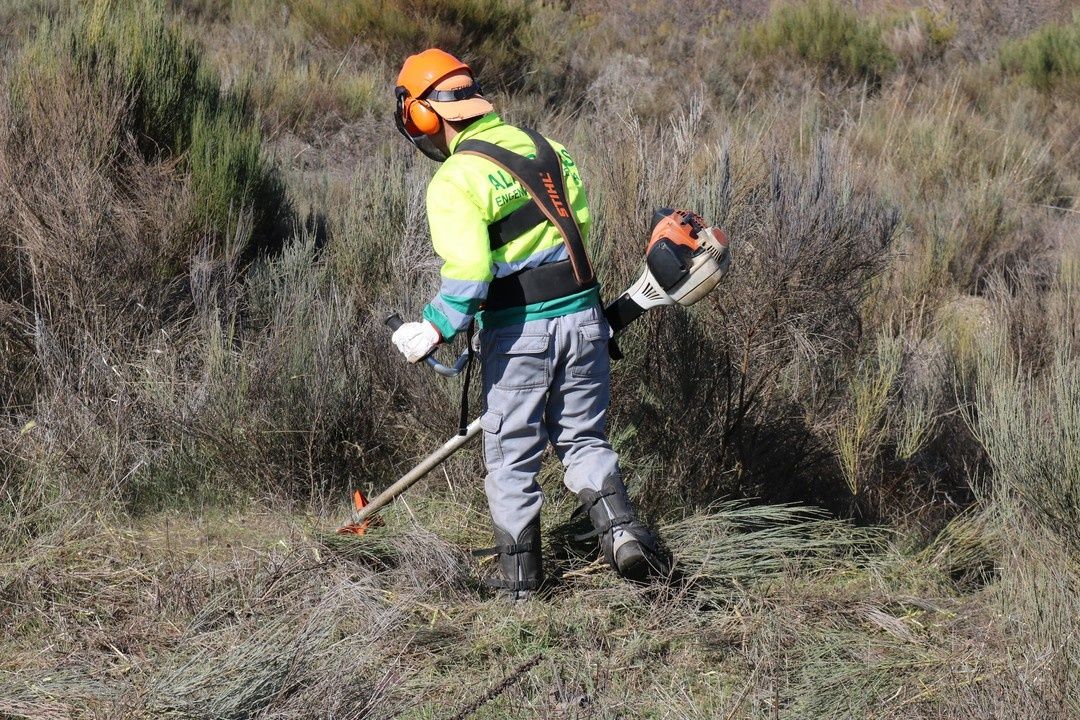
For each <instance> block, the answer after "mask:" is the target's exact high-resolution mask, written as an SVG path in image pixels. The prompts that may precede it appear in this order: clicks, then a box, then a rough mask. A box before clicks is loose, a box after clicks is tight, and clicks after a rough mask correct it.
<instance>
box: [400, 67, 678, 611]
mask: <svg viewBox="0 0 1080 720" xmlns="http://www.w3.org/2000/svg"><path fill="white" fill-rule="evenodd" d="M396 96H397V110H396V115H395V121H396V124H397V127H398V129H399V130H400V131H401V133H402V134H403V135H404V136H405V137H406V138H407V139H408V140H409V141H410V142H411V143H413V145H415V146H416V148H417V149H419V150H420V151H421V152H423V153H424V154H425V155H427V156H428V157H430V158H432V159H434V160H436V161H439V162H441V163H442V164H441V166H440V167H439V168H438V170H437V171H436V172H435V174H434V176H433V177H432V179H431V183H430V184H429V185H428V189H427V216H428V223H429V225H430V230H431V241H432V245H433V246H434V249H435V252H436V253H437V254H438V255H439V256H440V257H441V259H442V262H443V264H442V269H441V276H442V283H441V286H440V288H439V291H438V293H437V294H436V295H435V297H434V299H433V300H432V301H431V302H430V303H429V304H428V305H427V306H426V307H425V308H424V311H423V319H422V320H418V321H416V322H408V323H405V324H403V325H402V326H401V327H400V328H399V329H398V330H397V331H396V332H395V333H394V335H393V341H394V343H395V345H396V346H397V348H398V349H399V350H400V351H401V352H402V354H404V355H405V358H406V359H407V360H408V361H409V362H413V363H415V362H418V361H420V360H422V359H424V358H425V357H426V356H427V355H429V354H430V353H431V352H432V351H433V350H434V349H435V348H436V346H437V345H438V344H439V343H442V342H448V341H450V340H451V339H452V338H454V337H455V336H456V335H458V334H459V333H463V332H467V331H468V330H469V328H470V327H471V326H472V324H473V320H474V318H475V320H476V323H477V324H478V326H479V327H480V332H479V335H480V337H479V346H480V363H481V380H482V386H483V397H484V401H485V408H484V412H483V414H482V415H481V418H480V424H481V427H482V428H483V438H484V458H485V464H486V466H487V477H486V479H485V483H484V489H485V491H486V494H487V499H488V506H489V509H490V511H491V518H492V522H493V524H494V536H495V547H494V548H492V549H491V551H490V554H493V555H497V556H498V566H499V570H500V576H499V577H495V578H492V579H490V580H489V581H488V583H489V584H491V585H493V586H496V587H501V588H503V589H505V590H506V591H508V592H509V594H510V596H511V597H512V598H513V599H516V600H522V599H527V598H529V597H530V596H531V595H532V594H533V593H534V592H535V591H536V590H537V589H538V588H539V587H540V585H541V583H542V581H543V563H542V558H541V542H540V507H541V505H542V504H543V502H544V496H543V491H542V490H541V488H540V485H539V484H538V483H537V481H536V475H537V473H538V472H539V470H540V464H541V459H542V457H543V454H544V451H545V449H546V447H547V445H548V443H550V444H551V445H552V446H553V447H554V449H555V452H556V454H557V455H558V457H559V459H560V460H561V461H562V462H563V464H564V465H565V468H566V472H565V478H564V481H565V484H566V486H567V487H568V488H569V489H570V490H571V491H572V492H574V493H576V494H577V497H578V499H579V500H580V501H581V504H582V509H583V510H584V511H585V512H586V513H587V514H588V516H589V518H590V520H591V522H592V525H593V529H594V530H593V533H592V534H595V535H597V536H598V537H599V543H600V547H601V550H602V553H603V556H604V558H605V559H606V561H607V562H608V563H609V564H610V565H611V566H612V567H613V568H614V569H615V570H616V571H617V572H618V573H619V574H620V575H622V576H624V577H627V578H632V579H635V580H641V579H645V578H646V577H648V576H650V575H652V574H655V573H658V572H659V573H663V572H666V570H667V564H666V561H665V559H664V556H663V554H662V551H661V549H660V547H659V546H658V544H657V541H656V539H655V537H654V535H653V533H652V532H651V531H650V530H649V528H648V527H647V526H646V525H645V524H643V523H642V522H641V521H640V520H638V519H637V518H636V517H635V514H634V510H633V506H632V505H631V502H630V499H629V497H628V496H627V492H626V487H625V486H624V485H623V481H622V478H621V475H620V472H619V462H618V455H617V454H616V452H615V451H614V450H613V449H612V447H611V444H610V443H609V442H608V438H607V434H606V428H605V423H606V418H607V410H608V401H609V395H610V358H609V355H608V342H609V339H610V334H611V333H610V330H609V327H608V323H607V321H606V320H605V318H604V313H603V311H602V309H601V305H600V294H599V286H598V284H597V282H596V280H595V278H594V277H593V275H592V268H591V265H590V263H589V261H588V257H587V253H586V252H585V244H586V242H587V237H588V232H589V225H590V219H591V218H590V214H589V207H588V203H587V201H586V197H585V189H584V187H583V185H582V179H581V174H580V168H579V167H578V165H577V163H575V162H574V159H573V157H572V156H571V155H570V153H568V152H567V150H566V148H564V147H563V146H562V145H560V144H558V143H556V142H553V141H551V140H548V139H546V138H544V137H542V136H540V135H539V134H538V133H535V132H533V131H531V130H527V129H523V128H518V127H514V126H513V125H509V124H507V123H506V122H504V121H503V120H502V119H501V118H500V117H499V115H498V114H497V113H496V112H495V110H494V107H493V106H492V104H491V102H490V101H489V100H488V99H487V98H486V97H485V96H484V93H483V91H482V89H481V87H480V84H479V82H477V80H476V78H475V77H474V75H473V72H472V70H471V69H470V68H469V66H468V65H466V64H465V63H463V62H462V61H461V60H459V59H457V58H456V57H454V56H453V55H450V54H449V53H447V52H444V51H442V50H439V49H434V48H433V49H429V50H425V51H424V52H421V53H419V54H417V55H412V56H410V57H409V58H408V59H406V60H405V63H404V65H403V66H402V68H401V72H400V74H399V75H398V79H397V88H396ZM526 185H528V186H529V187H526ZM530 187H531V188H532V191H530V189H529V188H530ZM538 188H539V190H538Z"/></svg>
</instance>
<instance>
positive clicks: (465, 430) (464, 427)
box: [458, 318, 476, 437]
mask: <svg viewBox="0 0 1080 720" xmlns="http://www.w3.org/2000/svg"><path fill="white" fill-rule="evenodd" d="M475 329H476V318H473V319H472V320H469V329H468V331H467V332H466V338H465V346H466V348H467V350H466V352H467V353H468V358H469V359H468V360H466V361H465V379H464V381H463V382H462V383H461V412H460V414H459V415H458V435H461V436H463V437H464V436H465V435H468V434H469V386H470V385H471V384H472V368H473V358H474V357H475V356H476V353H475V352H474V351H473V344H472V341H473V332H474V331H475Z"/></svg>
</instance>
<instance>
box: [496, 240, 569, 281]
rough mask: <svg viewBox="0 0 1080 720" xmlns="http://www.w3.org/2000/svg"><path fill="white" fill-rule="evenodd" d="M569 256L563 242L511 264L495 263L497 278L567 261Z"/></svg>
mask: <svg viewBox="0 0 1080 720" xmlns="http://www.w3.org/2000/svg"><path fill="white" fill-rule="evenodd" d="M568 257H570V256H569V254H568V253H567V252H566V246H565V245H563V244H562V243H561V242H560V243H559V244H558V245H556V246H555V247H550V248H548V249H546V250H541V251H540V252H538V253H533V254H532V255H530V256H529V257H527V258H525V259H523V260H513V261H510V262H499V261H496V263H495V277H505V276H507V275H509V274H511V273H515V272H517V271H518V270H524V269H526V268H531V267H537V266H538V265H543V264H545V263H549V262H558V261H559V260H566V259H567V258H568Z"/></svg>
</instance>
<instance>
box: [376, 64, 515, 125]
mask: <svg viewBox="0 0 1080 720" xmlns="http://www.w3.org/2000/svg"><path fill="white" fill-rule="evenodd" d="M397 85H398V87H399V88H404V89H405V91H406V93H407V94H408V97H410V98H414V99H416V100H422V101H424V103H425V104H427V105H428V106H430V107H431V109H432V110H434V111H435V112H437V113H438V114H439V115H440V116H441V117H442V118H444V119H446V120H455V121H456V120H468V119H469V118H474V117H478V116H480V115H484V114H486V113H489V112H491V111H492V110H494V107H492V105H491V103H490V102H488V101H487V100H486V99H485V98H484V95H483V90H481V88H480V84H479V83H478V82H476V79H475V78H474V77H473V72H472V69H471V68H470V67H469V66H468V65H466V64H465V63H463V62H462V61H461V60H459V59H457V58H456V57H454V56H453V55H451V54H450V53H448V52H446V51H444V50H440V49H438V48H430V49H428V50H425V51H423V52H422V53H418V54H416V55H410V56H409V57H408V58H406V59H405V63H404V64H403V65H402V66H401V72H399V73H398V78H397Z"/></svg>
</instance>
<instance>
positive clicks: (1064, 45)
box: [1000, 12, 1080, 93]
mask: <svg viewBox="0 0 1080 720" xmlns="http://www.w3.org/2000/svg"><path fill="white" fill-rule="evenodd" d="M1000 58H1001V65H1002V67H1003V68H1004V69H1005V70H1007V71H1008V72H1012V73H1018V74H1020V75H1021V77H1023V79H1024V82H1026V83H1028V84H1029V85H1031V86H1033V87H1035V88H1038V89H1039V90H1041V91H1043V92H1047V93H1049V92H1053V91H1056V90H1060V91H1071V92H1076V91H1080V12H1076V13H1074V14H1073V21H1072V22H1071V23H1066V24H1058V23H1051V24H1049V25H1046V26H1044V27H1043V28H1041V29H1039V30H1036V31H1035V32H1033V33H1031V34H1030V35H1028V36H1027V37H1024V38H1021V39H1019V40H1015V41H1013V42H1009V43H1006V44H1005V45H1004V46H1003V47H1002V48H1001V54H1000Z"/></svg>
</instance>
